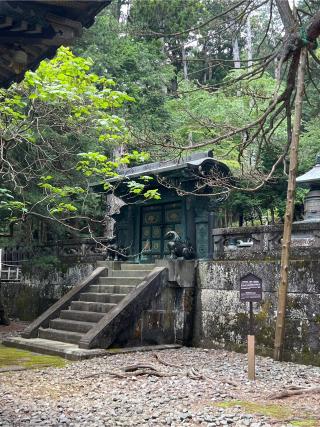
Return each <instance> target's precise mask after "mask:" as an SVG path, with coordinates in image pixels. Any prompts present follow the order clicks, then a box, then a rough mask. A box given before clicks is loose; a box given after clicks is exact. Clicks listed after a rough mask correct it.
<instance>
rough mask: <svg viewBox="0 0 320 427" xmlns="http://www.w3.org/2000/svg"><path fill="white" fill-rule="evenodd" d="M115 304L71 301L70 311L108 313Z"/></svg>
mask: <svg viewBox="0 0 320 427" xmlns="http://www.w3.org/2000/svg"><path fill="white" fill-rule="evenodd" d="M116 305H117V304H115V303H103V302H89V301H72V303H71V306H70V307H71V310H75V311H92V312H95V313H103V314H105V313H108V311H110V310H112V309H113V308H114V307H115V306H116Z"/></svg>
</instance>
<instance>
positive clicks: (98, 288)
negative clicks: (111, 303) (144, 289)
mask: <svg viewBox="0 0 320 427" xmlns="http://www.w3.org/2000/svg"><path fill="white" fill-rule="evenodd" d="M135 288H136V286H135V285H121V286H120V285H91V286H90V287H89V288H88V292H94V293H109V294H128V293H129V292H131V291H132V290H133V289H135Z"/></svg>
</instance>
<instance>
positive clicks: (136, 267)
mask: <svg viewBox="0 0 320 427" xmlns="http://www.w3.org/2000/svg"><path fill="white" fill-rule="evenodd" d="M154 268H155V264H130V263H127V262H123V263H122V264H121V270H148V271H150V270H153V269H154ZM115 271H116V270H115Z"/></svg>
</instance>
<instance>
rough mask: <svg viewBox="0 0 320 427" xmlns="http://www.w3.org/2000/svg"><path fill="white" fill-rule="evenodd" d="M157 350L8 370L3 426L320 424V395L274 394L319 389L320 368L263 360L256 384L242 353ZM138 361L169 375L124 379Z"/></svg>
mask: <svg viewBox="0 0 320 427" xmlns="http://www.w3.org/2000/svg"><path fill="white" fill-rule="evenodd" d="M157 354H158V355H159V357H160V358H161V361H159V360H157V359H156V358H155V355H154V353H150V352H143V353H142V352H140V353H129V354H111V355H110V356H105V357H103V358H97V359H92V360H87V361H81V362H73V363H70V364H68V365H67V366H66V367H65V368H60V369H58V368H47V369H41V370H29V371H24V372H9V373H5V374H1V376H0V425H1V426H25V425H31V426H45V425H46V426H65V425H70V426H90V427H95V426H162V425H168V426H197V425H204V426H227V425H230V426H251V427H263V426H265V427H266V426H290V425H293V426H298V425H299V426H320V394H306V395H302V396H301V395H300V396H294V397H289V398H286V399H282V400H276V401H275V400H270V399H269V397H268V396H269V395H270V393H272V392H277V391H280V390H282V388H283V387H285V388H290V387H292V386H293V385H294V386H303V387H310V386H320V369H319V368H316V367H312V366H302V365H297V364H292V363H278V362H274V361H273V360H272V359H269V358H260V357H258V358H257V380H256V381H255V382H249V381H247V378H246V372H245V370H246V356H245V355H242V354H238V353H232V352H225V351H218V350H203V349H195V348H182V349H178V350H165V351H161V352H158V353H157ZM163 361H166V362H169V363H170V364H171V365H176V366H166V365H165V364H163V363H162V362H163ZM132 364H147V365H150V364H151V365H153V366H154V367H155V368H156V369H157V371H158V372H161V373H163V374H164V375H166V376H163V377H157V376H154V375H149V376H145V375H143V376H130V377H124V378H123V377H122V375H123V373H124V370H123V369H124V367H127V366H128V365H132ZM192 368H196V369H197V372H195V371H192ZM149 370H150V369H149ZM112 373H113V374H114V373H116V374H117V375H118V376H117V377H115V376H112V375H111V374H112ZM258 414H260V415H258ZM294 420H295V421H294ZM299 420H300V421H299Z"/></svg>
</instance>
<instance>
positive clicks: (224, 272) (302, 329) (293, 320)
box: [193, 257, 320, 365]
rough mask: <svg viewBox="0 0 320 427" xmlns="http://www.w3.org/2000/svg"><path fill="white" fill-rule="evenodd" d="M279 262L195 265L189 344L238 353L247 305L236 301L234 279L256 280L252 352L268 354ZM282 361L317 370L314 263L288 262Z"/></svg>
mask: <svg viewBox="0 0 320 427" xmlns="http://www.w3.org/2000/svg"><path fill="white" fill-rule="evenodd" d="M279 269H280V262H279V260H277V259H266V258H265V259H263V258H262V257H261V258H260V259H256V260H254V261H252V260H251V261H250V260H235V259H234V260H217V261H207V262H205V261H201V262H199V265H198V272H197V286H196V300H195V304H196V307H195V319H194V334H193V344H194V345H195V346H201V347H225V348H231V349H235V350H244V349H245V345H246V335H247V333H248V305H249V304H248V303H247V305H246V304H245V303H242V302H240V301H239V287H240V278H241V277H242V276H244V275H246V274H248V273H253V274H255V275H257V276H259V277H260V278H261V279H262V283H263V299H262V302H261V303H254V317H255V329H256V337H257V346H258V351H259V352H260V353H262V354H269V355H270V354H271V353H272V348H273V340H274V327H275V319H276V309H277V305H276V302H277V287H278V284H279ZM289 283H290V285H289V294H288V311H287V316H286V317H287V320H286V346H285V348H286V351H285V357H286V358H287V359H291V360H297V361H302V362H305V363H308V362H309V363H314V364H319V365H320V261H319V260H318V259H317V258H315V259H310V258H309V259H308V258H306V257H305V258H304V259H294V260H292V261H291V265H290V274H289Z"/></svg>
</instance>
